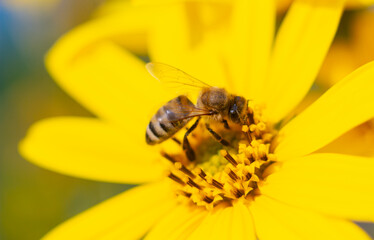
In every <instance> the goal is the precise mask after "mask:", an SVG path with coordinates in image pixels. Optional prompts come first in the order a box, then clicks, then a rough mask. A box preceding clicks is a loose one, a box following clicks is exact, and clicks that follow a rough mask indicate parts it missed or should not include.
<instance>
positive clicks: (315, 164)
mask: <svg viewBox="0 0 374 240" xmlns="http://www.w3.org/2000/svg"><path fill="white" fill-rule="evenodd" d="M373 169H374V159H372V158H364V157H357V156H349V155H342V154H328V153H325V154H323V153H321V154H312V155H309V156H305V157H300V158H296V159H293V160H290V161H286V162H283V163H282V165H281V167H280V169H279V171H277V172H275V173H273V174H271V175H270V176H269V177H268V178H267V179H266V184H265V186H264V187H262V188H261V192H262V194H264V195H266V196H269V197H271V198H274V199H276V200H278V201H281V202H284V203H286V204H290V205H293V206H298V207H301V208H303V209H310V210H314V211H318V212H321V213H325V214H328V215H330V216H337V217H342V218H348V219H353V220H359V221H360V220H362V221H370V220H373V216H374V208H373V202H374V194H373V189H374V174H373Z"/></svg>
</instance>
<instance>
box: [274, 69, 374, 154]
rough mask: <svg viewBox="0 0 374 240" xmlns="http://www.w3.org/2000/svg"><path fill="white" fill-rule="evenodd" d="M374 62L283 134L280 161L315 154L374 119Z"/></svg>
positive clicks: (339, 85)
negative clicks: (344, 134) (354, 128)
mask: <svg viewBox="0 0 374 240" xmlns="http://www.w3.org/2000/svg"><path fill="white" fill-rule="evenodd" d="M373 79H374V62H371V63H368V64H366V65H365V66H363V67H361V68H359V69H357V70H356V71H354V72H353V73H351V74H350V75H348V76H347V77H346V78H345V79H343V80H341V81H340V82H339V83H337V84H336V85H335V86H333V87H332V88H330V89H329V90H328V91H327V92H326V93H325V94H324V95H323V96H322V97H320V98H319V99H318V100H317V101H316V102H314V103H313V104H312V105H311V106H310V107H308V108H307V109H306V110H305V111H303V112H302V113H301V114H300V115H298V116H297V117H295V118H294V119H293V120H292V121H290V122H289V123H288V124H287V125H286V126H285V127H284V128H283V129H281V131H280V132H279V136H280V138H279V141H280V142H279V145H278V146H277V148H276V150H275V152H276V154H277V155H278V157H279V159H280V160H286V159H287V158H290V157H293V156H302V155H305V154H308V153H311V152H313V151H315V150H317V149H319V148H321V147H323V146H325V145H326V144H328V143H329V142H331V141H333V140H334V139H336V138H337V137H339V136H340V135H342V134H343V133H345V132H347V131H348V130H350V129H352V128H353V127H355V126H357V125H359V124H361V123H363V122H365V121H367V120H369V119H371V118H372V117H373V116H374V111H372V109H373V107H374V106H373V105H374V94H373V91H374V81H373Z"/></svg>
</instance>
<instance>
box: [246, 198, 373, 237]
mask: <svg viewBox="0 0 374 240" xmlns="http://www.w3.org/2000/svg"><path fill="white" fill-rule="evenodd" d="M250 212H251V213H252V215H253V218H254V222H255V224H256V232H257V235H258V238H259V239H261V240H273V239H288V240H292V239H295V240H297V239H310V240H313V239H321V240H323V239H325V240H330V239H341V240H345V239H346V240H350V239H358V240H369V239H371V238H370V237H369V236H368V235H367V234H366V233H365V232H364V231H363V230H362V229H360V228H359V227H358V226H357V225H355V224H354V223H352V222H349V221H347V220H342V219H337V218H331V217H327V216H323V215H321V214H318V213H315V212H311V211H306V210H303V209H299V208H294V207H291V206H289V205H286V204H282V203H280V202H278V201H274V200H272V199H270V198H267V197H264V196H261V197H259V198H256V200H255V202H254V203H253V204H251V206H250Z"/></svg>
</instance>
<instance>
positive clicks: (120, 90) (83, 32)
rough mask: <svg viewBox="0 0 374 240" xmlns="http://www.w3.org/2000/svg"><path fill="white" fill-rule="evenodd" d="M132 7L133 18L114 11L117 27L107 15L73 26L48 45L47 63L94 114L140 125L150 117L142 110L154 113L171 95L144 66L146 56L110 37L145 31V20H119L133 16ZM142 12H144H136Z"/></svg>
mask: <svg viewBox="0 0 374 240" xmlns="http://www.w3.org/2000/svg"><path fill="white" fill-rule="evenodd" d="M136 13H139V12H138V11H134V12H133V13H132V14H130V16H132V18H131V17H129V18H127V17H124V19H118V17H117V19H116V20H117V21H118V23H117V24H115V27H116V28H115V29H116V31H117V32H116V31H115V30H114V29H112V28H114V26H112V25H113V24H112V21H114V20H113V19H109V20H110V21H109V20H108V19H107V18H100V19H99V20H97V21H94V22H91V23H88V24H86V25H84V26H81V27H79V28H77V29H75V30H74V31H72V32H70V33H68V34H67V35H65V36H64V37H63V38H62V39H60V40H59V41H58V42H57V43H56V44H55V46H54V47H53V48H52V49H51V50H50V52H49V54H48V56H47V59H46V64H47V67H48V69H49V71H50V72H51V74H52V75H53V77H54V78H55V79H56V81H57V82H58V83H59V84H60V85H61V86H62V87H63V88H64V89H65V90H66V91H67V92H68V93H69V94H70V95H71V96H73V97H74V98H75V99H76V100H78V101H79V102H80V103H81V104H83V105H84V106H85V107H87V108H88V109H89V110H91V111H92V112H94V113H95V114H96V115H98V116H100V117H102V118H104V119H108V120H110V121H115V122H117V123H121V124H130V123H131V124H135V123H137V122H138V120H139V121H141V123H142V124H143V127H144V126H146V121H147V120H148V119H147V118H148V117H150V116H147V115H146V114H147V113H148V114H151V113H153V111H151V110H150V109H153V108H154V107H155V105H159V104H160V103H161V102H166V101H167V100H169V99H170V96H169V95H167V94H166V93H165V92H163V89H162V88H161V86H160V84H159V83H158V82H157V80H155V79H154V78H152V77H151V76H150V75H149V74H148V73H147V72H146V70H145V68H144V62H142V61H140V60H139V59H137V58H136V57H135V56H133V55H132V54H131V53H129V52H128V51H126V50H124V48H121V47H120V46H119V45H118V44H116V43H114V40H113V39H116V36H118V35H120V36H126V33H133V32H137V33H138V32H139V31H140V32H142V31H143V32H145V29H146V27H147V26H148V25H147V24H146V23H145V21H144V20H142V21H139V23H138V24H129V23H124V22H123V21H124V20H129V21H130V20H131V21H136V20H137V18H135V16H133V14H136ZM126 16H127V15H126ZM142 16H144V12H143V14H139V16H137V17H139V18H141V17H142ZM105 20H107V21H105ZM126 24H127V25H126ZM117 28H118V29H117ZM121 28H122V30H121V31H122V35H121V33H120V32H119V29H121ZM104 29H107V30H104ZM113 35H114V36H113ZM128 40H129V41H130V40H131V37H129V38H128ZM129 116H131V117H129ZM145 119H147V120H145Z"/></svg>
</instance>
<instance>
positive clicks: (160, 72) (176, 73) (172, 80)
mask: <svg viewBox="0 0 374 240" xmlns="http://www.w3.org/2000/svg"><path fill="white" fill-rule="evenodd" d="M146 68H147V70H148V72H149V73H150V74H151V75H152V76H153V77H154V78H156V79H158V80H159V81H160V82H162V83H163V84H164V85H165V86H166V87H168V88H174V89H178V88H181V87H193V88H196V90H200V89H201V88H207V87H211V86H210V85H209V84H207V83H204V82H203V81H200V80H199V79H197V78H194V77H192V76H191V75H188V74H187V73H185V72H183V71H182V70H179V69H177V68H174V67H172V66H169V65H167V64H163V63H152V62H151V63H147V64H146Z"/></svg>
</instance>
